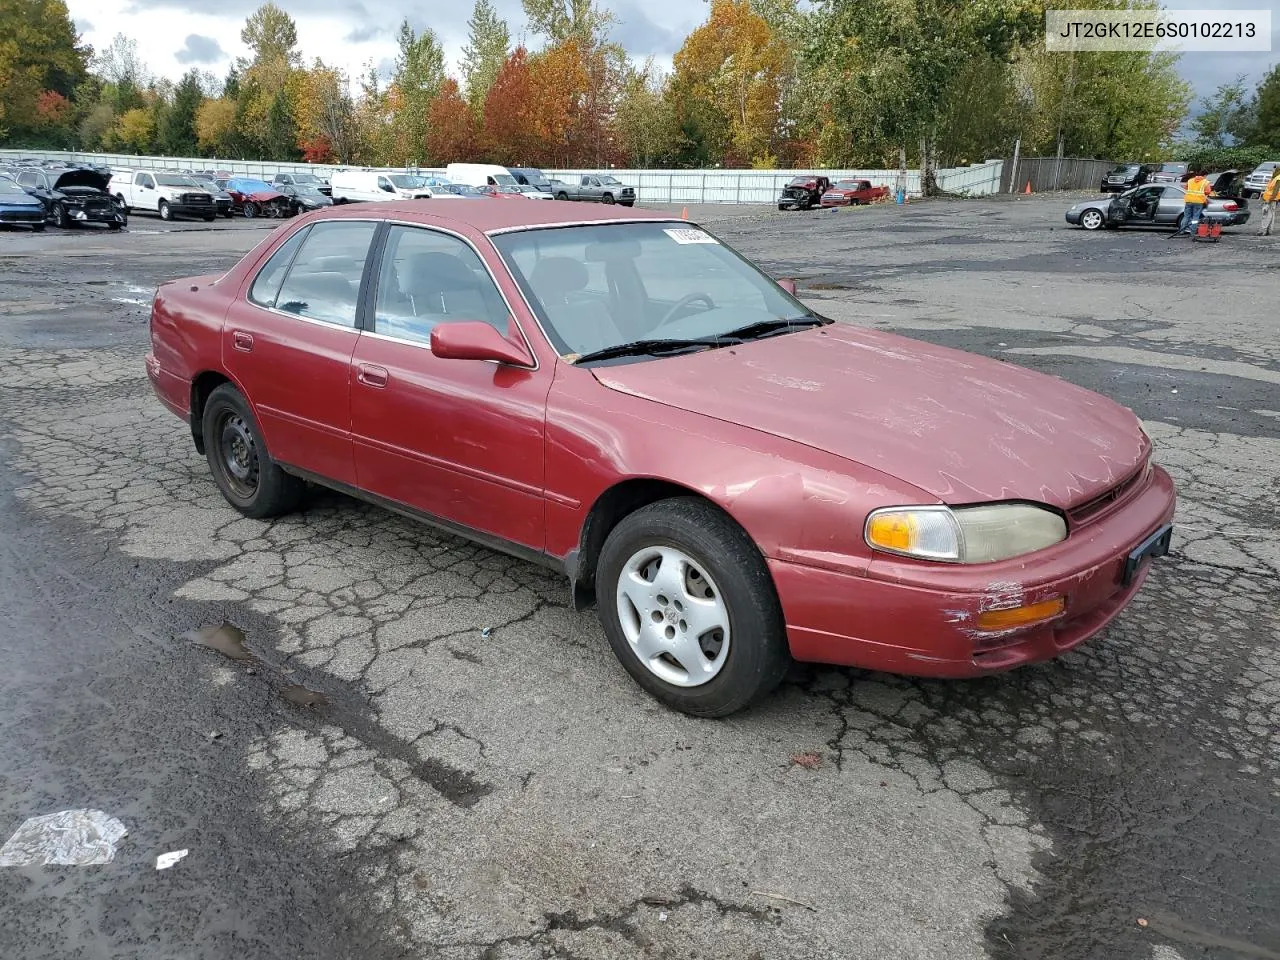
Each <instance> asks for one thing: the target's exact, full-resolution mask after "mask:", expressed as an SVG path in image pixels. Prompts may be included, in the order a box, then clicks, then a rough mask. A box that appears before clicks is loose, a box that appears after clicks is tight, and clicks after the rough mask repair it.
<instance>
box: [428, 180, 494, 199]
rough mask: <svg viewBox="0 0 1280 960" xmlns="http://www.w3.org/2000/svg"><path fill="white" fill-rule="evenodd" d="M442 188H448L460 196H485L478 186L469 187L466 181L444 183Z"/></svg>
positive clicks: (440, 187)
mask: <svg viewBox="0 0 1280 960" xmlns="http://www.w3.org/2000/svg"><path fill="white" fill-rule="evenodd" d="M438 189H440V190H448V191H449V192H450V193H456V194H457V195H458V196H460V197H483V196H484V194H483V193H482V192H481V191H480V190H479V189H478V188H476V187H469V186H467V185H466V184H465V183H442V184H440V186H439V188H438Z"/></svg>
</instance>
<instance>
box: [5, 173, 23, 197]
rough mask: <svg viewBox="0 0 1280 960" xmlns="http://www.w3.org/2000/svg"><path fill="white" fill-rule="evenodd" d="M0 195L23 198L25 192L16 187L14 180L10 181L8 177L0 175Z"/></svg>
mask: <svg viewBox="0 0 1280 960" xmlns="http://www.w3.org/2000/svg"><path fill="white" fill-rule="evenodd" d="M0 194H4V195H6V196H19V197H25V196H26V195H27V191H25V190H23V189H22V188H21V187H20V186H18V183H17V181H16V180H10V179H9V178H8V177H6V176H3V175H0Z"/></svg>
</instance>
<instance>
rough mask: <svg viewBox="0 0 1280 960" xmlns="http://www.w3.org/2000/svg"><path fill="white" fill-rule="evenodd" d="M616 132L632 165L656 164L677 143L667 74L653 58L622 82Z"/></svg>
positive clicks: (626, 161) (622, 149) (620, 145)
mask: <svg viewBox="0 0 1280 960" xmlns="http://www.w3.org/2000/svg"><path fill="white" fill-rule="evenodd" d="M614 132H615V134H616V136H617V139H618V148H619V150H620V151H621V154H622V156H623V157H624V158H625V159H624V162H625V163H626V164H627V165H628V166H632V167H648V166H653V165H655V164H656V163H657V162H658V161H659V159H660V158H662V159H665V158H666V156H667V154H668V152H669V151H670V150H671V148H672V146H673V145H674V143H675V141H676V137H677V127H676V123H675V116H674V114H673V113H672V110H671V104H670V101H669V100H668V99H667V96H666V77H664V76H663V75H662V73H661V72H660V71H658V69H657V68H656V67H655V66H654V65H653V60H652V58H650V59H649V60H648V61H646V62H645V64H644V66H643V67H641V68H640V69H638V70H632V71H631V72H630V74H629V75H628V76H627V78H626V80H625V81H623V85H622V89H621V92H620V95H619V97H618V110H617V115H616V116H615V118H614Z"/></svg>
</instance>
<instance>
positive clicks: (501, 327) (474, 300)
mask: <svg viewBox="0 0 1280 960" xmlns="http://www.w3.org/2000/svg"><path fill="white" fill-rule="evenodd" d="M375 302H376V307H375V309H374V316H375V319H374V329H375V331H376V332H378V333H382V334H386V335H387V336H389V337H397V338H399V339H402V340H412V341H414V342H415V343H430V342H431V330H432V328H433V327H435V326H436V324H439V323H458V322H460V321H463V320H479V321H481V322H483V323H487V324H489V325H490V326H492V327H494V328H495V329H496V330H498V331H499V332H501V333H503V334H506V332H507V328H508V322H509V315H508V312H507V305H506V303H505V302H504V301H503V299H502V294H501V293H499V292H498V288H497V286H495V285H494V282H493V278H492V277H491V276H490V275H489V272H488V271H487V270H486V269H485V267H484V264H483V263H482V262H481V260H480V258H479V257H478V256H477V255H476V252H475V251H474V250H472V249H471V247H469V246H468V245H467V244H466V243H464V242H463V241H462V240H460V239H458V238H457V237H454V236H450V235H449V234H446V233H439V232H437V231H435V230H427V229H423V228H418V227H392V228H391V230H390V232H389V233H388V234H387V245H386V248H385V252H384V253H383V255H382V267H381V270H380V271H379V275H378V294H377V298H376V301H375Z"/></svg>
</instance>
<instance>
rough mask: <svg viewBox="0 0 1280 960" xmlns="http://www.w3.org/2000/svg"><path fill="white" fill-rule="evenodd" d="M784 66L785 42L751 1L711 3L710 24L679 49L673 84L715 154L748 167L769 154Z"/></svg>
mask: <svg viewBox="0 0 1280 960" xmlns="http://www.w3.org/2000/svg"><path fill="white" fill-rule="evenodd" d="M785 62H786V58H785V53H784V51H783V47H782V44H781V42H780V41H779V40H778V39H777V38H776V37H774V35H773V31H772V30H770V28H769V24H768V23H766V22H765V20H764V18H763V17H761V16H760V15H759V14H757V13H755V12H753V11H752V9H751V5H750V3H749V2H748V0H712V4H711V14H710V16H709V17H708V19H707V22H706V23H704V24H703V25H702V26H701V27H699V28H698V29H696V30H694V31H693V33H691V34H689V36H688V38H687V39H686V40H685V42H684V46H682V47H681V48H680V50H679V51H677V53H676V55H675V58H674V67H675V73H674V77H673V80H672V91H673V95H674V96H675V97H676V98H677V101H678V109H679V111H680V112H681V113H682V114H683V115H684V116H685V117H688V118H696V120H695V122H696V123H697V125H698V133H699V134H700V135H701V136H702V137H703V138H705V139H706V140H708V141H709V143H708V147H709V148H710V153H711V154H712V155H720V156H723V157H724V160H725V163H726V164H733V165H745V164H746V163H747V162H748V161H750V160H751V159H752V158H753V157H763V156H764V155H766V154H767V153H768V151H769V148H770V145H771V143H772V141H773V137H774V132H775V129H776V128H777V125H778V88H779V80H780V78H781V75H782V71H783V68H784V66H785Z"/></svg>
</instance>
